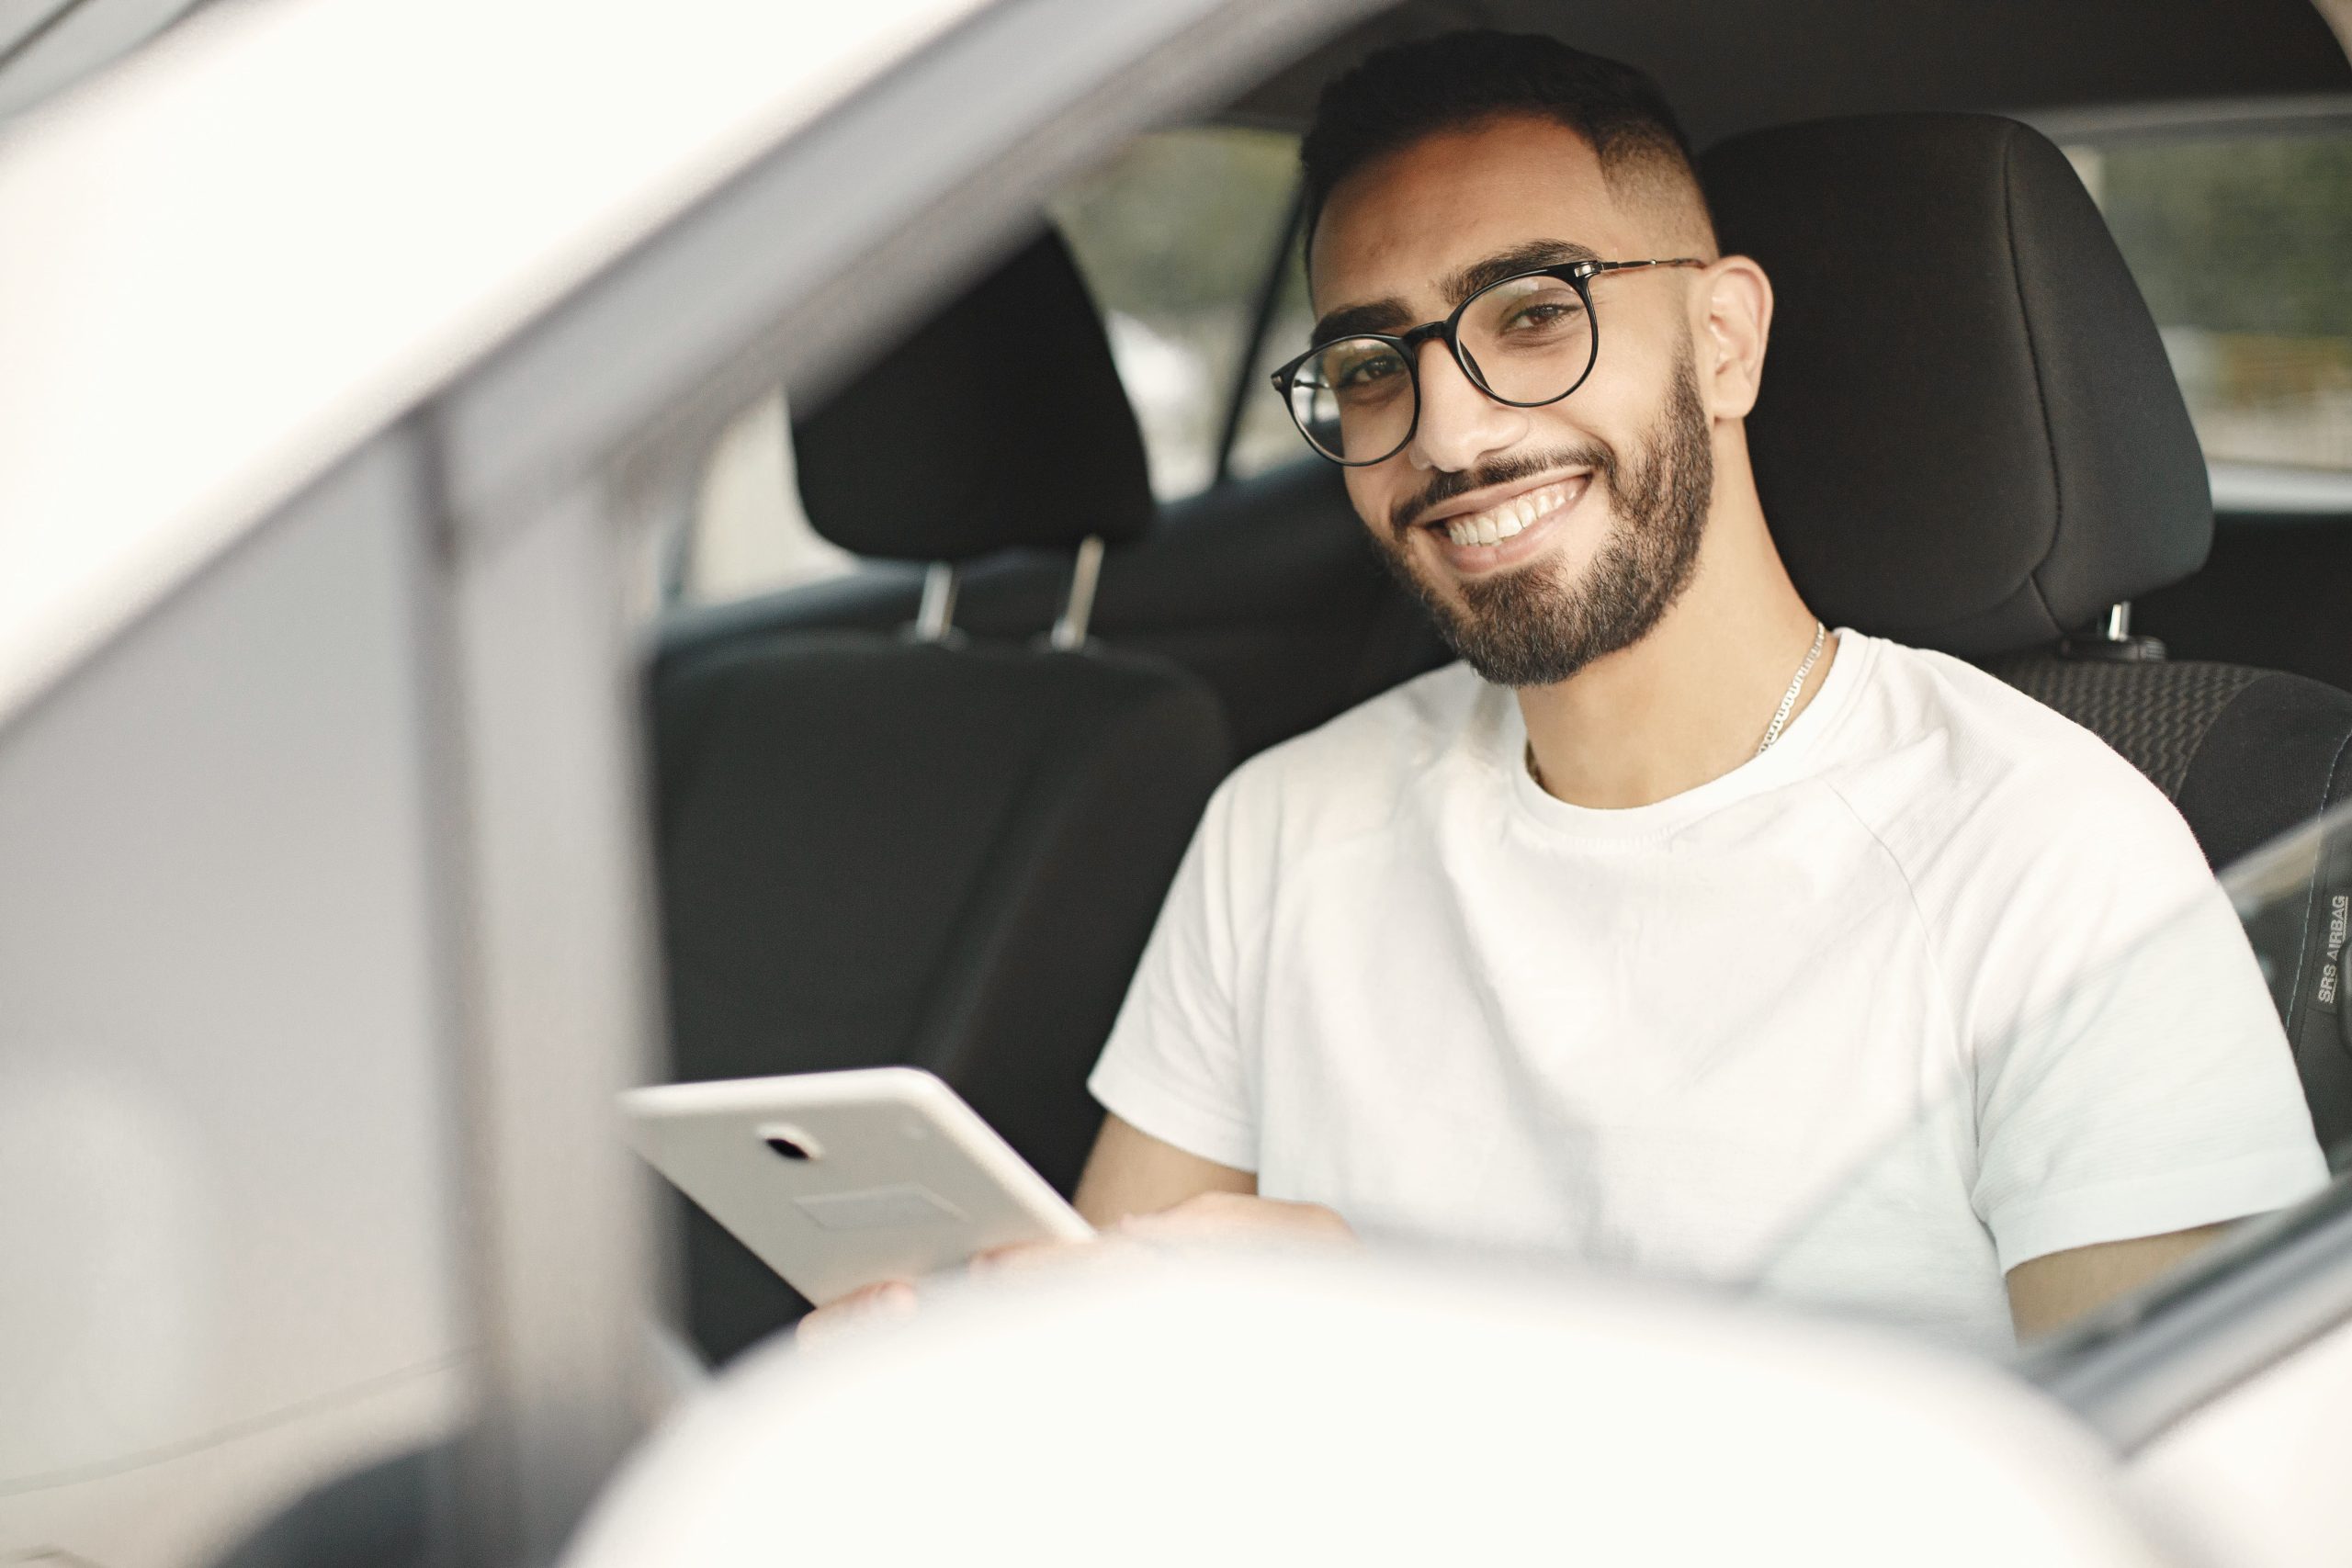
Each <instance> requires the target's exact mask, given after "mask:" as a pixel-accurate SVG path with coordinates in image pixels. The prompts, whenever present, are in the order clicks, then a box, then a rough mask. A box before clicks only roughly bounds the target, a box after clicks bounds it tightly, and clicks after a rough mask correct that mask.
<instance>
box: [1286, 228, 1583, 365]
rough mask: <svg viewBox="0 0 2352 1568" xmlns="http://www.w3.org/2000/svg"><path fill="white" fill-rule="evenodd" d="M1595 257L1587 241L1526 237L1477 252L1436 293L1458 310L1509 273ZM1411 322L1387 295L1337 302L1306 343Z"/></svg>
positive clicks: (1398, 301)
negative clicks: (1484, 253) (1503, 247)
mask: <svg viewBox="0 0 2352 1568" xmlns="http://www.w3.org/2000/svg"><path fill="white" fill-rule="evenodd" d="M1599 260H1600V253H1599V252H1597V251H1595V250H1594V249H1593V248H1592V247H1591V246H1589V245H1580V244H1577V243H1576V242H1575V241H1574V240H1530V241H1528V242H1527V243H1524V244H1519V245H1513V246H1512V247H1511V248H1510V249H1509V250H1507V251H1497V252H1496V253H1495V254H1493V255H1490V256H1481V257H1480V258H1479V259H1478V260H1476V261H1474V262H1471V263H1469V264H1467V265H1464V266H1461V267H1458V268H1456V269H1455V270H1454V271H1453V272H1451V273H1448V274H1447V275H1446V276H1444V277H1443V278H1442V279H1441V280H1440V281H1439V283H1438V293H1439V295H1440V296H1441V297H1442V299H1444V300H1445V302H1446V304H1447V305H1448V306H1449V307H1455V308H1458V307H1459V306H1460V305H1461V303H1462V302H1463V301H1464V299H1469V298H1470V296H1472V295H1473V294H1476V293H1477V292H1478V290H1480V289H1481V288H1486V287H1487V285H1489V284H1493V283H1499V282H1501V281H1502V280H1503V279H1504V278H1506V277H1510V276H1513V275H1514V274H1517V273H1522V272H1532V271H1534V270H1535V269H1536V268H1538V267H1546V266H1566V265H1569V264H1570V263H1573V262H1589V261H1599ZM1412 324H1414V323H1413V313H1412V311H1410V310H1408V309H1406V306H1405V301H1403V300H1402V299H1397V297H1396V296H1395V295H1393V294H1392V295H1389V296H1387V297H1385V298H1384V299H1372V300H1367V301H1365V302H1364V303H1363V304H1361V305H1342V306H1340V308H1339V309H1338V310H1333V311H1331V312H1330V313H1329V314H1328V315H1326V316H1324V317H1323V318H1322V319H1321V320H1320V321H1317V322H1316V323H1315V331H1314V333H1312V334H1311V336H1310V337H1309V338H1308V342H1307V346H1309V347H1310V348H1319V347H1321V346H1322V345H1323V344H1327V343H1329V342H1331V341H1332V340H1333V339H1335V338H1343V337H1355V336H1358V335H1361V334H1364V333H1383V334H1393V333H1396V332H1397V330H1398V329H1399V328H1402V327H1407V326H1410V325H1412Z"/></svg>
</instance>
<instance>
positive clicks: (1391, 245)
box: [1311, 118, 1714, 686]
mask: <svg viewBox="0 0 2352 1568" xmlns="http://www.w3.org/2000/svg"><path fill="white" fill-rule="evenodd" d="M1538 242H1557V243H1559V244H1560V245H1561V246H1563V247H1564V254H1562V255H1561V256H1560V258H1559V259H1561V260H1564V261H1572V260H1577V259H1584V258H1585V257H1586V256H1588V255H1589V256H1593V257H1598V258H1600V259H1603V260H1609V261H1630V260H1645V259H1650V258H1657V257H1669V256H1685V255H1691V254H1695V253H1694V251H1693V249H1692V245H1693V240H1692V238H1691V235H1690V234H1689V233H1687V232H1683V233H1680V234H1679V235H1678V233H1677V232H1676V231H1674V228H1673V226H1672V225H1671V224H1669V223H1668V221H1667V220H1665V219H1664V218H1663V217H1661V216H1659V215H1657V214H1656V213H1651V212H1648V211H1647V210H1646V209H1645V208H1644V207H1643V206H1641V205H1639V204H1628V203H1625V202H1622V201H1620V200H1619V199H1617V198H1616V197H1614V196H1613V195H1612V194H1611V191H1610V190H1609V189H1608V187H1607V186H1606V184H1605V183H1604V182H1603V180H1602V177H1601V172H1600V160H1599V158H1598V157H1596V156H1595V154H1594V153H1593V152H1592V150H1591V149H1590V148H1589V146H1588V145H1586V143H1585V142H1584V141H1583V140H1582V139H1581V138H1580V137H1578V136H1577V135H1576V133H1575V132H1573V131H1570V130H1566V128H1564V127H1561V126H1556V125H1553V124H1550V123H1547V122H1544V121H1538V120H1529V119H1520V118H1512V119H1507V120H1498V121H1495V122H1492V123H1490V124H1487V125H1485V126H1481V127H1479V128H1477V129H1475V130H1464V131H1458V132H1448V133H1445V134H1442V135H1439V136H1435V137H1431V138H1429V139H1427V140H1425V141H1419V142H1417V143H1415V144H1414V145H1412V146H1410V147H1408V148H1407V149H1405V150H1404V151H1402V152H1397V153H1394V154H1391V155H1390V156H1388V157H1386V158H1384V159H1380V160H1377V161H1375V162H1374V163H1372V164H1367V165H1365V166H1364V167H1363V168H1362V169H1359V170H1357V171H1356V172H1355V173H1354V174H1353V175H1350V176H1349V177H1348V178H1347V179H1345V180H1343V181H1341V182H1340V185H1339V186H1338V188H1337V189H1335V190H1334V191H1333V192H1332V194H1331V198H1330V200H1329V203H1328V204H1327V205H1326V207H1325V209H1324V214H1323V219H1322V222H1321V224H1320V227H1319V228H1318V229H1317V233H1316V237H1315V250H1314V255H1313V257H1312V263H1313V265H1312V271H1311V283H1312V288H1313V295H1314V299H1315V302H1316V305H1317V310H1319V311H1320V312H1322V315H1323V317H1324V319H1325V320H1326V321H1330V320H1333V319H1334V318H1335V317H1336V316H1337V315H1338V314H1339V313H1340V312H1342V311H1345V312H1348V313H1349V315H1350V316H1351V318H1352V321H1351V330H1354V331H1373V332H1387V333H1400V332H1403V331H1404V330H1405V329H1407V328H1408V327H1411V326H1415V325H1418V324H1419V323H1420V322H1422V321H1437V320H1442V319H1443V318H1444V317H1445V316H1446V315H1448V314H1449V313H1450V312H1451V311H1452V310H1453V308H1454V306H1455V305H1456V304H1457V303H1459V302H1460V299H1462V297H1463V295H1464V292H1465V290H1464V288H1463V287H1462V285H1463V283H1464V280H1465V278H1467V277H1469V276H1470V273H1471V269H1475V268H1476V267H1477V266H1478V265H1479V264H1481V263H1484V262H1487V261H1489V260H1490V259H1491V258H1494V257H1498V256H1502V255H1506V254H1511V253H1515V252H1523V251H1525V250H1526V249H1527V248H1528V247H1529V246H1530V245H1531V244H1532V243H1538ZM1691 276H1693V275H1692V274H1691V272H1690V271H1688V270H1682V269H1669V268H1658V269H1655V270H1645V271H1637V272H1628V273H1621V274H1613V275H1607V274H1605V275H1603V276H1600V277H1597V278H1595V279H1593V280H1592V283H1591V285H1590V288H1591V295H1592V301H1593V315H1594V318H1595V321H1596V326H1597V330H1598V333H1599V337H1600V349H1599V356H1598V358H1597V359H1596V360H1595V362H1594V364H1593V367H1592V372H1591V374H1590V376H1589V377H1588V378H1586V380H1585V382H1584V383H1583V385H1582V386H1580V387H1579V388H1577V390H1576V392H1575V393H1574V394H1572V395H1571V396H1569V397H1568V398H1566V399H1565V400H1561V401H1559V402H1555V403H1551V404H1548V405H1545V406H1544V407H1540V408H1525V409H1522V408H1512V407H1510V406H1508V405H1505V404H1502V403H1498V402H1497V401H1495V400H1493V399H1491V398H1488V397H1487V396H1486V394H1484V393H1483V392H1481V391H1479V390H1478V389H1477V388H1476V387H1475V386H1474V385H1472V384H1471V382H1470V380H1469V379H1468V378H1467V377H1465V376H1464V374H1463V373H1462V369H1461V367H1459V366H1458V365H1456V364H1455V363H1454V361H1453V356H1452V355H1450V354H1449V353H1448V352H1447V350H1446V348H1445V345H1444V344H1442V343H1437V342H1431V343H1428V344H1423V345H1422V346H1421V349H1420V354H1419V361H1418V366H1417V367H1418V370H1419V379H1420V416H1419V425H1418V427H1417V429H1416V431H1415V434H1414V436H1413V439H1412V440H1411V442H1410V443H1408V445H1407V446H1406V447H1405V448H1404V450H1403V451H1401V452H1399V453H1397V455H1396V456H1395V457H1390V458H1388V459H1386V460H1385V461H1384V462H1380V463H1376V464H1373V465H1371V466H1369V467H1365V468H1349V469H1347V470H1346V473H1347V484H1348V491H1349V494H1350V495H1351V498H1352V499H1353V500H1354V502H1355V507H1356V511H1357V513H1358V514H1359V515H1361V516H1362V517H1363V520H1364V523H1365V525H1366V526H1367V527H1368V528H1369V529H1370V530H1371V532H1372V537H1373V541H1374V544H1375V545H1376V546H1377V547H1378V548H1379V551H1380V554H1381V556H1382V558H1383V559H1384V560H1385V561H1386V563H1387V565H1388V567H1389V569H1390V570H1392V571H1394V572H1395V573H1396V574H1397V578H1398V579H1399V580H1400V581H1402V582H1404V584H1405V585H1406V586H1407V587H1408V588H1409V589H1411V590H1412V591H1413V592H1415V593H1417V594H1418V595H1419V597H1420V598H1421V600H1422V601H1423V602H1424V603H1425V604H1428V606H1429V607H1430V613H1431V614H1432V615H1434V616H1435V618H1436V620H1437V623H1438V627H1439V629H1440V631H1441V632H1442V633H1443V634H1444V635H1445V637H1446V639H1447V640H1448V641H1449V642H1450V643H1451V644H1452V645H1453V648H1454V650H1455V651H1456V652H1457V653H1459V654H1460V655H1461V656H1462V657H1463V658H1464V659H1466V660H1469V661H1470V663H1471V664H1472V665H1473V666H1474V667H1475V668H1476V670H1477V671H1478V672H1479V673H1480V674H1481V675H1483V676H1485V677H1486V678H1487V680H1489V681H1493V682H1497V683H1498V684H1502V685H1510V686H1531V685H1546V684H1551V683H1553V682H1559V681H1565V680H1566V679H1567V678H1568V677H1569V676H1571V675H1573V674H1575V673H1576V672H1577V671H1578V670H1580V669H1582V668H1583V667H1584V666H1585V665H1586V664H1588V663H1589V662H1591V661H1592V660H1595V659H1598V658H1600V657H1601V656H1602V655H1604V654H1608V653H1612V652H1615V651H1616V650H1617V649H1622V648H1625V647H1629V646H1631V645H1632V644H1633V643H1634V642H1636V641H1638V640H1640V639H1641V637H1644V636H1645V635H1646V634H1647V633H1648V632H1649V630H1650V628H1651V627H1652V626H1655V625H1657V621H1658V618H1659V617H1660V616H1661V615H1664V614H1665V613H1666V610H1667V609H1668V606H1670V605H1671V604H1673V602H1674V600H1675V598H1676V597H1677V596H1678V595H1679V593H1680V592H1681V591H1682V589H1683V587H1684V586H1685V585H1686V584H1687V583H1688V581H1690V577H1691V570H1692V567H1693V565H1694V564H1695V562H1696V560H1697V558H1698V551H1699V543H1700V540H1701V538H1702V536H1703V534H1704V532H1705V524H1706V514H1707V506H1708V502H1709V500H1710V498H1711V496H1712V494H1713V486H1714V469H1713V446H1712V439H1711V437H1712V427H1711V423H1710V420H1709V417H1708V414H1707V412H1706V410H1705V408H1704V407H1703V406H1702V400H1701V396H1700V390H1699V386H1698V381H1697V378H1696V374H1695V369H1694V365H1693V359H1692V341H1691V325H1690V318H1689V314H1688V301H1689V294H1688V289H1689V287H1690V279H1691ZM1367 306H1371V307H1374V308H1375V309H1374V311H1373V312H1372V314H1371V315H1370V316H1367V315H1365V314H1363V313H1361V312H1362V308H1363V307H1367ZM1487 522H1492V523H1495V524H1498V525H1501V526H1502V527H1503V528H1508V527H1509V525H1510V524H1512V523H1516V524H1518V525H1520V527H1519V531H1518V532H1517V533H1515V534H1512V535H1511V536H1509V537H1507V538H1501V539H1499V540H1498V542H1496V543H1492V544H1485V543H1473V542H1465V539H1464V536H1470V535H1473V534H1476V535H1479V536H1486V535H1487V532H1488V531H1487V529H1485V528H1483V527H1482V526H1481V525H1482V524H1484V523H1487Z"/></svg>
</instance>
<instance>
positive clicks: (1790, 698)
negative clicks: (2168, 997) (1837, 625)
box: [1527, 619, 1829, 789]
mask: <svg viewBox="0 0 2352 1568" xmlns="http://www.w3.org/2000/svg"><path fill="white" fill-rule="evenodd" d="M1828 640H1829V627H1828V626H1826V625H1825V624H1824V623H1822V622H1821V621H1819V620H1817V619H1816V620H1815V622H1814V623H1813V647H1812V648H1811V649H1808V650H1807V651H1806V653H1805V656H1804V663H1803V664H1800V665H1798V666H1797V672H1796V678H1795V679H1794V680H1792V681H1791V682H1789V689H1788V690H1787V691H1785V692H1783V693H1781V705H1780V706H1779V707H1777V708H1774V709H1773V710H1772V723H1771V725H1770V728H1767V729H1766V730H1765V731H1764V739H1763V741H1762V743H1761V744H1759V745H1758V747H1757V748H1756V754H1757V755H1758V756H1759V757H1761V756H1762V755H1764V753H1765V752H1767V751H1769V750H1771V749H1772V742H1773V741H1775V740H1778V739H1780V738H1781V727H1782V726H1783V725H1785V724H1787V723H1788V722H1789V712H1790V710H1791V709H1792V708H1794V707H1795V706H1796V705H1797V694H1798V693H1799V692H1802V691H1804V678H1805V677H1806V676H1808V675H1810V674H1812V673H1813V667H1814V665H1815V664H1816V663H1818V662H1819V661H1820V659H1821V649H1822V645H1823V644H1824V643H1826V642H1827V641H1828ZM1527 776H1528V777H1529V778H1531V779H1533V780H1534V781H1535V787H1536V788H1538V789H1541V788H1543V787H1544V773H1543V770H1541V769H1540V768H1538V767H1536V765H1535V742H1534V741H1532V740H1530V741H1529V742H1528V743H1527Z"/></svg>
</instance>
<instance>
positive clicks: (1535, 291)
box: [1290, 276, 1594, 463]
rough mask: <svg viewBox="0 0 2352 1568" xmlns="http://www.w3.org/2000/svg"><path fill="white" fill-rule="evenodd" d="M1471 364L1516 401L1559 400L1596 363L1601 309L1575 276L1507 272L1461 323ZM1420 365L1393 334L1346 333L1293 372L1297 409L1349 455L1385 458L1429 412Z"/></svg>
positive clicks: (1348, 458)
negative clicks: (1592, 306) (1595, 314)
mask: <svg viewBox="0 0 2352 1568" xmlns="http://www.w3.org/2000/svg"><path fill="white" fill-rule="evenodd" d="M1455 339H1456V341H1457V342H1458V343H1459V344H1461V350H1462V356H1463V358H1464V360H1465V361H1466V363H1465V364H1464V367H1463V368H1464V370H1465V371H1466V372H1467V373H1468V374H1469V375H1470V376H1471V378H1473V379H1474V380H1476V381H1477V382H1479V383H1480V384H1481V385H1482V386H1483V387H1484V388H1485V389H1486V390H1487V392H1488V393H1489V394H1490V395H1492V396H1493V397H1495V398H1497V399H1498V400H1501V401H1503V402H1507V403H1521V404H1531V405H1532V404H1537V403H1548V402H1553V401H1556V400H1558V399H1561V398H1564V397H1566V395H1567V394H1568V393H1569V392H1570V391H1572V390H1574V389H1576V387H1577V384H1578V383H1580V382H1581V381H1582V380H1583V379H1584V378H1585V375H1586V373H1587V372H1588V371H1589V370H1590V369H1591V367H1592V358H1593V345H1594V337H1593V331H1592V317H1591V312H1590V310H1588V309H1587V307H1586V305H1585V301H1584V297H1583V296H1582V295H1580V294H1578V293H1577V290H1576V287H1575V286H1574V285H1573V284H1570V283H1567V282H1565V281H1563V280H1562V279H1560V278H1556V277H1546V276H1527V277H1507V278H1505V279H1503V280H1502V281H1501V282H1500V283H1498V284H1495V285H1493V286H1492V287H1491V288H1487V289H1485V290H1483V291H1482V292H1480V293H1479V294H1477V295H1476V296H1474V297H1473V298H1472V299H1471V300H1470V302H1469V304H1468V305H1467V306H1465V307H1464V310H1463V311H1462V316H1461V319H1460V321H1458V322H1457V323H1456V326H1455ZM1419 400H1420V378H1419V375H1418V374H1417V367H1415V366H1413V365H1410V364H1408V363H1407V359H1406V355H1404V354H1403V353H1402V352H1401V351H1399V350H1398V348H1397V345H1396V344H1393V343H1386V342H1383V341H1382V340H1381V339H1379V338H1371V337H1349V338H1340V339H1338V340H1336V341H1334V342H1332V343H1328V344H1324V345H1323V346H1322V347H1321V348H1319V349H1317V351H1316V352H1315V354H1314V355H1311V356H1310V357H1309V358H1308V359H1307V360H1306V363H1305V364H1303V365H1301V366H1300V367H1298V369H1297V371H1296V372H1295V374H1294V376H1293V377H1292V379H1291V389H1290V408H1291V415H1292V417H1293V418H1295V419H1296V420H1297V421H1298V427H1299V429H1300V430H1301V431H1303V432H1305V433H1306V438H1307V440H1309V441H1311V442H1313V443H1314V444H1315V446H1317V448H1318V449H1320V450H1321V451H1322V452H1323V453H1324V454H1326V455H1327V456H1329V457H1337V458H1339V459H1340V461H1341V462H1347V463H1369V462H1377V461H1379V460H1380V459H1382V458H1384V457H1389V456H1391V455H1392V454H1394V453H1395V452H1397V450H1398V449H1399V448H1400V447H1402V446H1404V445H1405V443H1406V441H1407V440H1408V438H1409V437H1410V436H1411V434H1412V431H1413V423H1414V418H1415V416H1416V414H1417V413H1418V412H1419Z"/></svg>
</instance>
